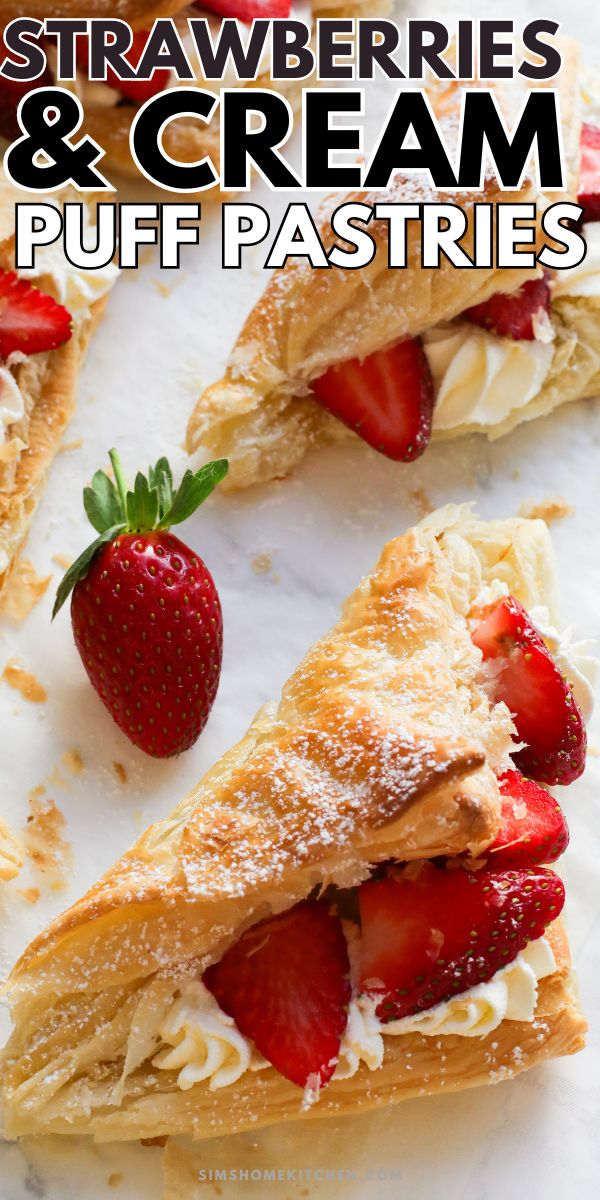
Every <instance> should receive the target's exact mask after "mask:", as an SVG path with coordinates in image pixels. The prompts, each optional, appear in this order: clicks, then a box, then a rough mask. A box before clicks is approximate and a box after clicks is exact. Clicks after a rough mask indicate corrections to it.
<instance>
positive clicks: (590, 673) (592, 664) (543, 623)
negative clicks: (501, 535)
mask: <svg viewBox="0 0 600 1200" xmlns="http://www.w3.org/2000/svg"><path fill="white" fill-rule="evenodd" d="M508 595H509V588H508V585H507V584H506V583H505V582H504V581H503V580H501V579H495V580H494V582H493V583H491V584H487V585H486V586H485V587H483V588H482V589H481V591H480V592H479V595H478V596H477V598H476V600H475V601H474V603H473V608H474V609H476V608H485V607H486V606H487V605H488V604H495V603H496V602H497V601H498V600H502V599H503V598H504V597H505V596H508ZM529 616H530V618H531V621H532V623H533V624H534V625H535V628H536V629H537V631H538V633H539V634H540V635H541V637H543V639H544V641H545V643H546V645H547V647H548V649H549V651H550V653H551V655H552V657H553V659H554V661H555V663H556V665H557V667H558V669H559V670H560V671H561V672H562V674H563V675H564V676H565V678H566V679H567V680H568V681H569V683H570V684H571V687H572V689H573V695H574V696H575V699H576V701H577V703H578V705H579V707H580V709H581V713H582V716H583V718H584V721H586V723H587V722H588V721H589V719H590V717H591V715H592V712H593V710H594V691H595V684H596V681H597V678H598V668H599V667H600V661H599V660H598V658H596V657H595V656H594V655H593V654H592V649H593V647H594V646H595V642H593V641H577V640H576V639H575V637H574V633H573V628H572V626H568V627H567V628H566V629H564V630H562V631H561V630H558V629H556V627H555V626H554V625H552V623H551V621H550V613H549V612H548V609H547V608H546V606H545V605H543V604H539V605H535V606H534V607H532V608H531V609H529ZM490 667H491V668H492V670H491V671H489V670H488V674H489V675H490V676H491V677H492V678H493V662H492V663H491V664H486V668H490Z"/></svg>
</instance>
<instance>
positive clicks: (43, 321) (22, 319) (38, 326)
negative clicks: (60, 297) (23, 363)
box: [0, 269, 72, 359]
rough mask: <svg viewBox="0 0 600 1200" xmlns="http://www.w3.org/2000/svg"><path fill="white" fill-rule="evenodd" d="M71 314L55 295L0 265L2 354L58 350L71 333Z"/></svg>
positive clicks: (0, 351) (0, 340)
mask: <svg viewBox="0 0 600 1200" xmlns="http://www.w3.org/2000/svg"><path fill="white" fill-rule="evenodd" d="M71 332H72V328H71V314H70V312H68V311H67V309H66V308H63V306H62V304H58V302H57V301H56V300H54V299H53V298H52V296H48V295H46V293H45V292H42V291H40V289H39V288H37V287H34V285H33V284H32V283H29V281H28V280H27V279H20V278H19V276H18V275H17V274H16V272H15V271H3V270H1V269H0V358H2V359H7V358H8V357H9V356H10V355H11V354H14V353H15V352H18V353H19V354H41V353H42V352H43V351H45V350H56V349H57V348H58V346H63V345H64V343H65V342H68V340H69V338H70V337H71Z"/></svg>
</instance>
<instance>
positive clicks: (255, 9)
mask: <svg viewBox="0 0 600 1200" xmlns="http://www.w3.org/2000/svg"><path fill="white" fill-rule="evenodd" d="M291 6H292V5H291V0H196V7H197V8H202V9H204V10H205V11H206V12H212V13H218V14H219V16H220V17H237V20H238V21H247V22H248V23H250V21H253V20H254V19H255V18H256V17H263V18H265V19H267V18H276V17H289V15H290V8H291Z"/></svg>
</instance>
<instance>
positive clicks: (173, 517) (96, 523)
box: [52, 449, 229, 620]
mask: <svg viewBox="0 0 600 1200" xmlns="http://www.w3.org/2000/svg"><path fill="white" fill-rule="evenodd" d="M109 458H110V461H111V464H112V468H113V471H114V476H115V479H114V483H113V481H112V479H111V478H110V476H108V475H107V474H106V472H105V471H96V474H95V475H94V477H93V479H92V483H91V486H90V487H86V488H84V491H83V505H84V508H85V511H86V513H87V515H88V517H89V519H90V521H91V524H92V525H93V527H94V529H95V530H96V532H97V533H98V534H99V537H97V538H96V541H95V542H92V544H91V545H90V546H88V548H87V550H84V552H83V554H80V556H79V558H78V559H77V561H76V562H74V563H73V565H72V566H71V567H69V570H68V571H67V572H66V574H65V575H64V577H63V579H62V581H61V583H60V586H59V588H58V591H57V593H56V601H55V604H54V609H53V612H52V619H53V620H54V617H55V616H56V614H57V612H58V611H59V610H60V609H61V608H62V606H63V604H64V602H65V600H66V599H67V597H68V596H69V595H70V593H71V592H72V590H73V588H74V587H75V585H76V584H77V583H78V582H79V580H80V579H83V578H84V577H85V575H86V574H87V572H88V570H89V567H90V565H91V562H92V559H93V557H94V555H95V554H96V553H97V551H98V550H99V549H100V548H101V547H102V546H104V545H106V543H107V542H112V541H113V540H114V538H116V537H117V536H118V535H119V534H120V533H142V532H143V533H145V532H149V531H150V530H153V529H169V528H170V526H171V525H179V524H181V522H182V521H185V519H186V517H189V516H191V514H192V513H193V512H195V510H196V509H197V508H198V507H199V505H200V504H202V502H203V500H206V497H207V496H210V493H211V492H212V491H213V490H214V488H216V486H217V484H219V483H220V482H221V480H222V479H224V478H225V476H226V474H227V472H228V470H229V463H228V462H227V459H226V458H221V459H218V460H217V461H216V462H211V463H207V464H206V466H204V467H201V468H200V470H199V471H186V472H185V475H184V476H183V479H182V480H181V483H180V485H179V487H178V489H177V492H176V493H175V495H173V476H172V474H171V468H170V466H169V463H168V461H167V459H166V458H159V459H158V462H157V463H155V465H154V466H153V467H152V466H151V467H149V469H148V475H147V476H146V475H143V474H142V473H141V472H138V474H137V476H136V479H135V483H134V486H133V491H127V484H126V481H125V472H124V471H123V467H122V464H121V460H120V458H119V455H118V454H117V451H116V450H114V449H113V450H110V451H109Z"/></svg>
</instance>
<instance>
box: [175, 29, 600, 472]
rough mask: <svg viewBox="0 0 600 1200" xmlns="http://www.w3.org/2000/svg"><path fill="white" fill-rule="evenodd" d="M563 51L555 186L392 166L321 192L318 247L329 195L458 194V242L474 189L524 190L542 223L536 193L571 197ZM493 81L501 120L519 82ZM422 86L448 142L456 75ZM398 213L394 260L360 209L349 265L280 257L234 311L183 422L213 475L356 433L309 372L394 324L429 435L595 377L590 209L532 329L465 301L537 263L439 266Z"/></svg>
mask: <svg viewBox="0 0 600 1200" xmlns="http://www.w3.org/2000/svg"><path fill="white" fill-rule="evenodd" d="M561 51H562V55H563V66H562V70H561V73H560V77H559V80H558V85H559V93H560V112H561V128H562V134H563V144H564V150H565V165H566V173H567V182H568V188H567V190H566V191H565V192H562V193H554V194H553V195H549V194H548V193H546V194H542V193H541V192H540V191H539V189H538V188H537V186H536V184H535V182H534V180H533V178H532V177H531V176H529V177H527V176H526V177H525V179H524V181H523V185H522V187H521V189H520V191H518V192H507V191H504V192H502V191H500V189H499V187H498V185H497V183H496V181H495V180H494V179H492V178H490V177H489V176H488V177H487V178H486V180H485V182H484V187H483V190H482V191H481V192H477V193H475V192H470V193H464V192H463V193H462V194H461V193H456V192H454V193H451V194H444V193H442V192H435V191H433V190H432V189H430V188H429V187H428V185H427V184H426V183H425V182H422V177H421V176H420V175H417V176H414V175H408V174H402V173H399V174H397V175H396V176H395V177H394V178H393V180H392V181H391V184H390V187H389V189H388V190H387V192H384V193H377V194H375V193H365V192H355V193H352V194H348V195H346V196H345V197H340V196H339V195H337V196H335V197H332V198H331V199H328V200H327V201H326V202H325V203H324V204H323V205H322V206H321V208H320V210H319V215H318V219H317V225H318V227H319V232H320V236H321V239H322V242H323V245H324V247H325V250H326V251H328V250H329V249H331V247H332V246H333V245H334V244H335V243H336V241H338V242H339V239H336V238H335V236H334V235H333V234H332V231H331V226H330V220H331V216H332V214H333V212H334V211H335V209H336V208H337V207H338V206H339V204H340V203H341V202H342V200H344V201H346V202H355V201H360V202H363V203H367V204H369V205H373V204H375V203H376V202H379V201H388V202H393V203H407V202H411V203H426V202H432V201H436V202H439V203H446V202H450V203H454V204H458V205H460V206H461V207H462V208H463V209H464V210H465V212H466V214H467V217H468V229H467V232H466V234H465V237H464V239H463V241H462V243H461V244H462V246H463V249H464V250H465V251H466V253H467V254H469V255H471V254H472V249H473V240H474V206H475V204H476V203H490V204H495V203H496V202H502V203H525V202H532V203H535V204H536V209H537V220H538V223H539V222H540V221H541V218H542V215H543V213H544V211H545V210H546V208H547V207H548V205H549V204H552V203H553V202H555V201H556V200H568V199H574V198H575V197H576V196H577V193H578V176H579V161H580V151H579V144H580V129H581V107H582V105H581V100H582V96H581V92H580V87H581V80H580V76H579V73H578V70H577V64H578V48H577V46H576V45H575V44H574V43H573V42H571V41H569V40H565V41H563V42H562V43H561ZM555 83H556V81H553V84H555ZM495 90H496V91H497V93H498V98H499V103H500V106H501V108H502V111H503V112H504V114H505V115H506V117H507V120H508V121H509V124H510V119H511V114H512V113H513V111H514V108H515V105H517V107H518V102H520V101H521V100H522V99H523V92H522V91H521V90H520V89H519V88H518V85H517V84H516V82H515V85H514V91H513V94H512V95H510V94H507V91H506V89H502V88H500V87H498V88H497V89H495ZM430 94H431V99H432V103H433V105H434V107H435V108H436V110H437V113H438V116H439V118H440V124H441V127H442V128H443V129H444V131H445V133H446V135H447V139H448V144H449V146H452V145H453V139H454V138H455V136H456V128H457V127H458V119H457V118H458V97H459V95H460V88H454V87H452V86H450V87H449V88H448V87H447V88H445V89H442V88H441V87H440V88H437V89H436V88H435V87H432V89H431V93H430ZM583 99H584V100H585V99H586V97H585V95H584V97H583ZM407 228H408V243H407V259H406V264H407V265H406V267H405V268H402V269H400V268H395V269H390V268H388V266H387V256H388V233H389V230H388V225H387V222H385V221H383V220H375V219H373V220H372V221H370V223H369V225H368V231H369V233H370V234H371V236H372V237H373V239H374V241H375V245H376V253H375V256H374V258H373V260H372V262H371V263H370V264H369V265H368V266H366V267H364V268H362V269H361V270H358V269H356V270H345V269H343V268H337V267H336V268H331V269H329V270H313V269H311V267H310V266H309V265H308V264H307V262H306V261H305V260H299V259H289V260H288V262H287V264H286V266H285V268H283V269H281V270H277V271H275V272H274V273H273V275H272V278H271V280H270V282H269V284H268V285H267V288H266V290H265V292H264V293H263V295H262V297H261V299H259V301H258V303H257V304H256V305H255V307H254V308H253V309H252V311H251V312H250V314H249V316H248V318H247V320H246V322H245V325H244V327H243V329H242V331H241V333H240V335H239V337H238V339H237V342H236V344H235V346H234V348H233V351H232V354H231V357H230V360H229V363H228V366H227V369H226V371H225V374H224V376H223V377H222V379H220V380H219V381H218V382H216V383H213V384H212V385H211V386H210V387H208V388H207V389H206V390H205V391H204V393H203V395H202V396H201V397H200V399H199V400H198V402H197V404H196V406H195V409H194V411H193V414H192V416H191V419H190V422H189V427H188V450H189V452H190V453H196V452H197V451H200V450H201V449H202V450H205V451H206V452H207V453H209V454H210V455H211V456H212V457H215V456H220V455H224V456H226V457H227V458H228V459H229V464H230V469H229V474H228V477H227V480H226V483H225V486H226V487H229V488H232V489H233V488H241V487H246V486H248V485H250V484H253V483H260V482H265V481H268V480H270V479H274V478H279V477H282V476H284V475H286V474H287V473H288V472H289V471H290V470H291V469H292V468H293V467H294V466H295V465H296V464H297V463H298V462H299V461H300V460H301V459H302V457H303V456H304V454H305V453H306V452H307V451H308V450H309V449H310V448H311V447H312V446H314V445H315V444H320V443H322V442H324V441H328V440H332V439H335V438H338V437H341V436H343V437H347V436H348V437H349V436H355V435H354V434H351V433H350V432H349V430H348V429H347V428H346V426H345V425H343V424H342V423H341V421H339V420H337V419H336V418H335V417H334V416H332V415H331V414H330V413H329V412H328V411H327V409H326V408H325V407H321V406H320V405H319V404H318V403H317V402H316V400H315V399H314V397H313V395H312V394H311V384H312V382H313V381H314V380H316V379H317V378H320V377H321V376H323V375H324V374H325V373H326V372H327V371H329V369H330V368H332V367H339V366H340V365H341V364H344V363H346V362H348V361H349V360H354V359H358V360H359V361H360V362H361V363H364V361H365V360H368V359H369V357H370V356H371V355H373V354H376V353H378V352H380V351H384V350H387V349H389V348H391V347H393V346H394V345H396V344H397V343H398V342H400V341H402V340H404V339H406V338H416V339H421V342H422V345H423V349H424V352H425V356H426V360H427V364H426V369H427V368H428V371H429V373H430V376H431V387H432V393H433V398H434V408H433V436H434V437H436V438H449V437H458V436H459V435H462V434H467V433H472V432H480V433H484V434H486V435H487V436H488V437H490V438H496V437H499V436H501V435H502V434H504V433H508V432H509V431H510V430H511V429H513V428H514V427H515V426H516V425H518V424H520V423H521V422H522V421H526V420H531V419H532V418H534V417H537V416H540V415H542V414H544V413H548V412H550V411H551V410H552V409H554V408H556V407H557V406H558V405H559V404H563V403H565V402H566V401H569V400H574V399H578V398H581V397H584V396H590V395H594V394H595V393H596V392H597V390H598V388H599V387H600V307H599V306H600V225H587V226H586V227H585V236H586V237H587V240H588V254H587V256H586V259H585V260H584V262H583V263H582V264H581V265H580V266H579V267H576V268H573V269H572V270H567V271H560V272H554V278H553V279H551V278H550V276H548V277H547V278H548V282H549V286H550V294H551V302H550V304H549V311H548V313H547V314H546V313H545V312H544V313H542V316H543V318H544V319H543V320H540V321H539V323H538V325H537V327H536V328H535V337H534V338H533V339H532V340H515V339H514V338H513V337H506V336H500V335H499V334H497V333H495V332H494V331H493V330H490V329H486V328H482V327H481V326H479V325H476V324H475V323H473V322H472V321H470V320H467V319H465V318H464V316H463V315H462V314H464V313H465V311H466V310H467V309H469V308H471V307H472V306H474V305H479V304H482V303H483V302H485V301H487V300H489V299H490V297H492V296H495V295H496V294H497V293H514V292H516V291H517V290H518V289H519V288H520V287H521V286H522V285H523V284H524V283H525V282H526V281H527V280H529V279H532V278H536V277H539V276H540V274H541V272H540V270H539V269H537V268H533V269H531V270H529V269H520V268H513V269H509V270H501V269H497V268H494V267H491V268H489V269H485V268H473V269H471V268H468V269H467V268H460V267H454V266H452V265H451V264H450V262H449V261H448V260H447V259H446V258H445V256H444V257H442V261H441V264H440V266H439V268H435V269H434V268H431V269H429V268H423V267H422V266H421V257H420V256H421V242H420V230H419V223H418V222H415V221H410V222H408V226H407ZM539 232H540V230H539V225H538V234H539ZM382 373H383V368H382ZM339 386H340V387H342V384H341V382H340V385H339ZM366 386H367V382H366V380H365V387H366ZM381 386H382V385H381V379H380V387H381ZM340 404H341V401H340Z"/></svg>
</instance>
